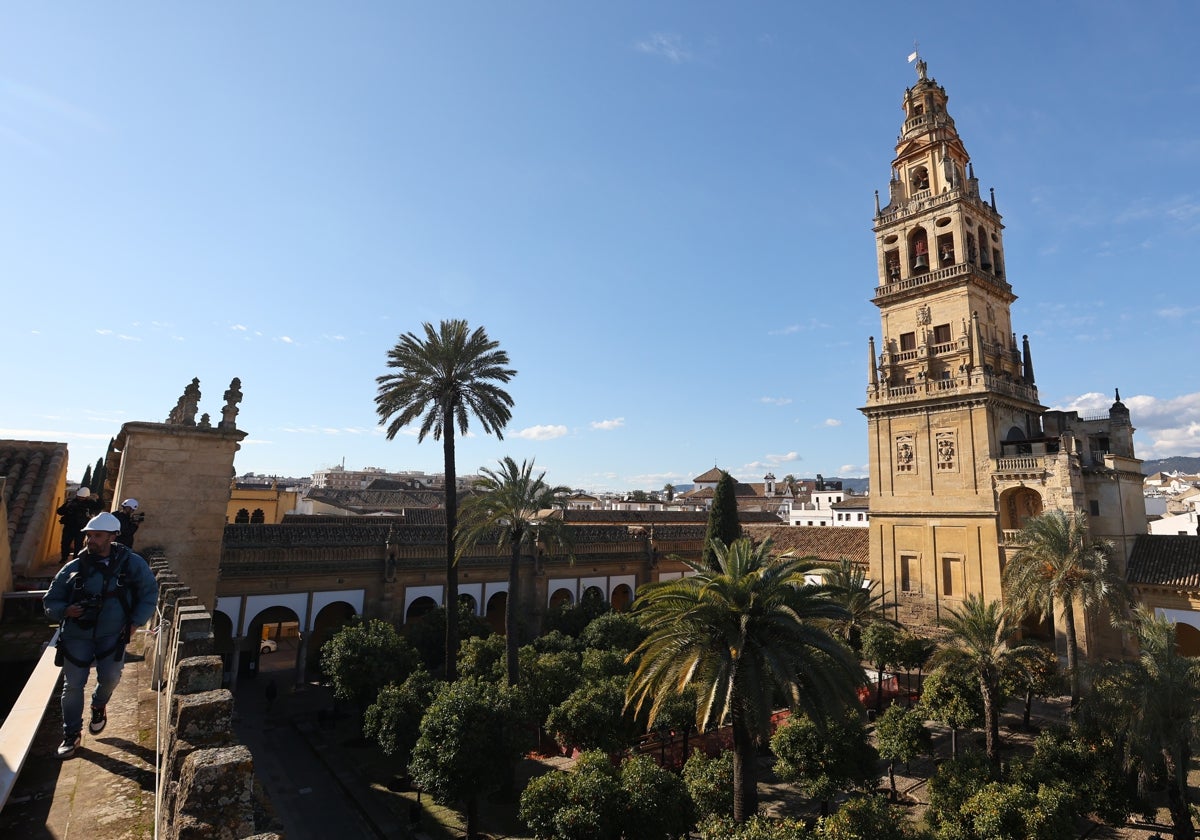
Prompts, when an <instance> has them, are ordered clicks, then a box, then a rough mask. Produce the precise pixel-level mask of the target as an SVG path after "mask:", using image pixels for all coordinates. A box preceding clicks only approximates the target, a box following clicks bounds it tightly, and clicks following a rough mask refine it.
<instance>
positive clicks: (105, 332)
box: [96, 330, 113, 335]
mask: <svg viewBox="0 0 1200 840" xmlns="http://www.w3.org/2000/svg"><path fill="white" fill-rule="evenodd" d="M112 334H113V331H112V330H96V335H112Z"/></svg>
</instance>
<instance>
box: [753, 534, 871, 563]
mask: <svg viewBox="0 0 1200 840" xmlns="http://www.w3.org/2000/svg"><path fill="white" fill-rule="evenodd" d="M745 532H746V536H748V537H750V538H751V539H753V540H754V541H755V542H760V541H762V540H765V539H767V538H768V537H769V538H770V540H771V544H772V545H773V546H774V547H775V549H776V550H777V551H779V552H780V553H783V552H785V551H790V552H792V553H794V554H797V555H799V556H801V557H810V556H811V557H819V558H820V559H822V560H831V561H835V560H840V559H842V558H843V557H845V558H846V559H847V560H852V561H854V562H855V563H861V564H862V565H864V566H865V565H866V564H867V561H868V558H869V557H870V551H869V545H870V539H871V534H870V530H869V529H867V528H831V527H825V528H818V527H811V528H809V527H803V526H800V527H790V526H788V525H774V526H771V525H750V526H747V527H746V528H745Z"/></svg>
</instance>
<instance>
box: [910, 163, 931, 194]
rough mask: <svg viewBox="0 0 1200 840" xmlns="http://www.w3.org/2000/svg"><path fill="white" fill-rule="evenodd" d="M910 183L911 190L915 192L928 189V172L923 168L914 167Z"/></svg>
mask: <svg viewBox="0 0 1200 840" xmlns="http://www.w3.org/2000/svg"><path fill="white" fill-rule="evenodd" d="M911 183H912V188H913V190H914V191H916V192H920V191H921V190H927V189H929V170H928V169H926V168H925V167H924V166H917V167H914V168H913V170H912V178H911Z"/></svg>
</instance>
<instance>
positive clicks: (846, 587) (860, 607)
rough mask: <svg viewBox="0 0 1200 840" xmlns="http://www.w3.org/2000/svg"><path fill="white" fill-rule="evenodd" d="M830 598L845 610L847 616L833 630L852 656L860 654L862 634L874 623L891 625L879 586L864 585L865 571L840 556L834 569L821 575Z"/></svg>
mask: <svg viewBox="0 0 1200 840" xmlns="http://www.w3.org/2000/svg"><path fill="white" fill-rule="evenodd" d="M824 577H825V585H826V586H828V587H829V591H830V597H831V598H832V599H833V600H835V601H837V602H838V603H839V604H841V605H842V606H843V607H845V608H846V612H847V613H848V617H847V618H845V619H842V620H839V621H836V622H834V623H833V625H832V626H833V628H834V631H835V632H836V633H837V635H839V636H841V637H842V638H843V639H845V640H846V642H847V643H848V644H849V645H850V647H851V649H852V650H854V652H855V653H861V652H862V633H863V630H865V629H866V628H867V627H868V626H869V625H871V624H874V623H875V622H877V621H882V622H885V623H887V624H892V625H894V624H895V623H896V622H894V621H892V619H890V618H888V614H887V610H888V608H889V607H891V606H893V605H892V604H891V603H888V601H887V593H886V592H880V591H878V587H879V584H878V583H875V582H872V583H871V585H870V586H867V585H866V583H867V571H866V569H865V568H864V567H863V566H860V565H859V564H857V563H854V562H851V561H850V560H847V559H846V558H845V557H843V558H842V559H841V560H839V561H838V564H837V565H836V566H830V567H829V569H828V570H827V571H826V572H825V573H824Z"/></svg>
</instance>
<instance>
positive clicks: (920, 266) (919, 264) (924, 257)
mask: <svg viewBox="0 0 1200 840" xmlns="http://www.w3.org/2000/svg"><path fill="white" fill-rule="evenodd" d="M908 251H909V253H910V254H912V273H913V274H919V273H921V272H924V271H929V237H928V236H927V235H926V233H925V229H924V228H917V229H916V230H914V231H913V232H912V234H911V235H910V236H909V239H908Z"/></svg>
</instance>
